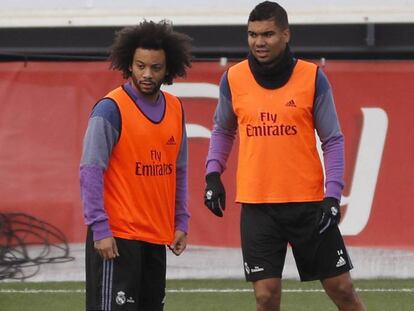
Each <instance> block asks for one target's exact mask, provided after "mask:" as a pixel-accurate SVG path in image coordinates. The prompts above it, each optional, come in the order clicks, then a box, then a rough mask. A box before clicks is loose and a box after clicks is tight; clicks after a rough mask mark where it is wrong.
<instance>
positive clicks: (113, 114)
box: [80, 82, 190, 240]
mask: <svg viewBox="0 0 414 311" xmlns="http://www.w3.org/2000/svg"><path fill="white" fill-rule="evenodd" d="M124 89H125V90H126V92H127V93H128V94H129V95H130V97H131V98H132V99H133V100H134V101H135V103H136V105H137V106H138V107H139V108H140V110H141V111H142V112H143V113H144V114H145V115H146V116H147V117H148V118H149V119H151V120H152V121H154V122H158V121H160V120H161V118H162V116H163V114H164V109H165V99H164V97H163V96H159V97H158V99H157V101H156V102H155V103H152V102H149V101H148V100H147V99H146V98H145V97H143V96H141V95H140V94H139V93H138V91H137V90H136V89H135V88H134V87H132V85H131V84H130V83H129V82H127V83H125V84H124ZM182 126H183V137H182V143H181V146H180V151H179V155H178V159H177V163H176V167H177V174H176V208H175V230H180V231H183V232H186V233H187V232H188V220H189V217H190V215H189V212H188V207H187V184H188V180H187V134H186V130H185V121H184V118H183V124H182ZM120 131H121V116H120V113H119V110H118V107H117V105H116V104H115V103H114V102H113V101H112V100H111V99H108V98H105V99H102V100H101V101H99V102H98V104H97V105H96V106H95V107H94V109H93V111H92V114H91V116H90V119H89V123H88V128H87V130H86V134H85V138H84V144H83V153H82V159H81V164H80V185H81V196H82V201H83V206H84V218H85V223H86V224H87V225H88V226H90V227H91V229H92V232H93V236H94V240H101V239H103V238H106V237H110V236H112V232H111V229H110V227H109V223H108V216H107V214H106V211H105V207H104V200H103V175H104V172H105V170H106V168H107V167H108V164H109V159H110V156H111V153H112V149H113V148H114V146H115V145H116V143H117V142H118V138H119V135H120Z"/></svg>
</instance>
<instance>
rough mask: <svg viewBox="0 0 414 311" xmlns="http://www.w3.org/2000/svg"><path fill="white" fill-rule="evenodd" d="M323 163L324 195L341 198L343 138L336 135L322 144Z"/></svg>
mask: <svg viewBox="0 0 414 311" xmlns="http://www.w3.org/2000/svg"><path fill="white" fill-rule="evenodd" d="M322 150H323V159H324V164H325V175H326V176H325V177H326V178H325V187H326V193H325V196H326V197H334V198H337V199H338V200H340V199H341V194H342V189H343V187H344V182H343V175H344V166H345V165H344V138H343V136H342V135H338V136H335V137H332V138H330V139H329V140H328V141H326V142H325V143H324V144H323V145H322Z"/></svg>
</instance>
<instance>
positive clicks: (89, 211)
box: [80, 21, 191, 311]
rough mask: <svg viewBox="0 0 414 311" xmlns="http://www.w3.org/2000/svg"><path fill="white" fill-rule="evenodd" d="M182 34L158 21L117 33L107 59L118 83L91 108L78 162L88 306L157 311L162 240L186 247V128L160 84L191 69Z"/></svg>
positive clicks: (180, 248)
mask: <svg viewBox="0 0 414 311" xmlns="http://www.w3.org/2000/svg"><path fill="white" fill-rule="evenodd" d="M190 48H191V39H190V38H189V37H188V36H186V35H184V34H181V33H177V32H175V31H174V30H173V28H172V25H171V24H169V23H168V22H166V21H161V22H159V23H155V22H152V21H144V22H142V23H140V24H139V25H137V26H129V27H126V28H124V29H122V30H121V31H119V32H118V33H117V35H116V38H115V41H114V43H113V46H112V48H111V53H110V61H111V67H112V68H113V69H117V70H119V71H121V72H122V74H123V77H124V78H126V79H127V81H126V82H125V83H124V84H123V85H122V86H120V87H118V88H116V89H114V90H112V91H110V92H109V93H108V94H107V95H105V96H104V97H103V98H102V99H101V100H99V101H98V103H97V104H96V105H95V107H94V108H93V111H92V114H91V116H90V119H89V124H88V128H87V130H86V134H85V138H84V145H83V154H82V159H81V165H80V183H81V194H82V200H83V206H84V216H85V222H86V224H87V226H88V233H87V241H86V308H87V310H131V311H132V310H135V311H136V310H140V311H141V310H146V311H160V310H163V307H164V301H165V283H166V282H165V278H166V247H165V245H168V247H169V248H170V249H171V250H172V252H173V253H174V254H175V255H180V254H181V253H182V252H183V251H184V249H185V248H186V239H187V230H188V219H189V213H188V209H187V135H186V131H185V120H184V113H183V109H182V105H181V103H180V101H179V99H178V98H177V97H175V96H173V95H171V94H169V93H167V92H162V91H161V90H160V87H161V85H162V84H163V83H165V84H172V82H173V79H174V78H176V77H182V76H185V74H186V70H187V68H188V67H190V65H191V64H190Z"/></svg>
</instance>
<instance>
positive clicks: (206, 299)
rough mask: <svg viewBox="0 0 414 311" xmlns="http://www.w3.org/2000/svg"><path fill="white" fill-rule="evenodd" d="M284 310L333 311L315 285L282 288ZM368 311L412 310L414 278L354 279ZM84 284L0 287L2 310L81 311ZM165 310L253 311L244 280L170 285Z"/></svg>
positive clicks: (288, 283)
mask: <svg viewBox="0 0 414 311" xmlns="http://www.w3.org/2000/svg"><path fill="white" fill-rule="evenodd" d="M283 284H284V285H283V296H282V310H285V311H287V310H292V311H293V310H294V311H301V310H306V311H313V310H315V311H316V310H318V311H321V310H323V311H329V310H336V308H335V307H334V306H333V304H332V303H331V302H330V301H329V299H328V298H327V297H326V295H325V294H324V293H323V291H322V288H321V286H320V284H319V282H307V283H301V282H298V281H292V280H286V281H284V283H283ZM355 287H356V288H357V289H358V291H359V294H360V295H361V297H362V299H363V300H364V302H365V304H366V306H367V308H368V310H375V311H389V310H392V311H412V310H414V279H407V280H405V279H404V280H396V279H389V280H388V279H387V280H356V281H355ZM84 295H85V294H84V284H83V283H79V282H59V283H28V282H20V283H8V282H7V283H0V310H2V311H26V310H30V311H52V310H53V311H81V310H82V311H83V310H84ZM164 310H165V311H183V310H185V311H187V310H191V311H202V310H205V311H207V310H208V311H245V310H246V311H247V310H249V311H253V310H255V303H254V298H253V293H252V291H251V285H250V284H249V283H246V282H244V281H243V280H168V282H167V300H166V305H165V309H164Z"/></svg>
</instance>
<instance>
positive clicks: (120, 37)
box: [109, 20, 192, 84]
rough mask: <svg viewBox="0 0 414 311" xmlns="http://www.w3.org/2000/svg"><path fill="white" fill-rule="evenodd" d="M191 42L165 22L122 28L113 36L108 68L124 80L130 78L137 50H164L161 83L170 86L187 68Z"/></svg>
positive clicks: (183, 74) (189, 62) (182, 75)
mask: <svg viewBox="0 0 414 311" xmlns="http://www.w3.org/2000/svg"><path fill="white" fill-rule="evenodd" d="M191 41H192V39H191V38H190V37H189V36H187V35H186V34H183V33H179V32H176V31H174V30H173V27H172V24H171V23H170V22H168V21H166V20H162V21H160V22H158V23H155V22H153V21H143V22H141V23H140V24H138V25H136V26H128V27H125V28H123V29H121V30H120V31H118V32H117V33H116V35H115V40H114V43H113V45H112V46H111V49H110V55H109V60H110V61H111V68H112V69H117V70H120V71H121V72H122V75H123V77H124V78H125V79H127V78H129V77H130V76H131V72H130V68H131V65H132V60H133V58H134V53H135V50H136V49H137V48H143V49H149V50H164V52H165V57H166V63H167V64H166V65H167V75H166V76H165V79H164V83H165V84H172V82H173V79H174V78H176V77H177V76H178V77H184V76H185V75H186V69H187V68H188V67H191Z"/></svg>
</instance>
